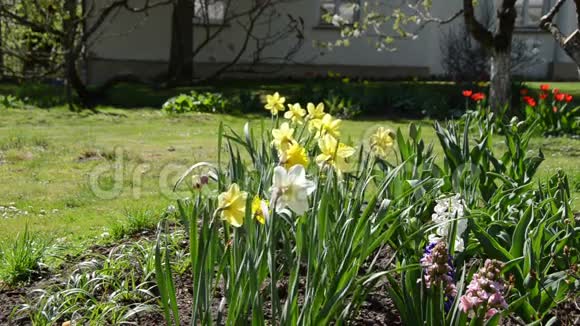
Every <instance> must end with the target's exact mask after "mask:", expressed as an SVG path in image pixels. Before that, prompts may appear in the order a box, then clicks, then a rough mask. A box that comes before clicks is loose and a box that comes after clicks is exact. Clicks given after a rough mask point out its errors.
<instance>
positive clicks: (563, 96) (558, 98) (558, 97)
mask: <svg viewBox="0 0 580 326" xmlns="http://www.w3.org/2000/svg"><path fill="white" fill-rule="evenodd" d="M554 98H555V99H556V101H558V102H562V101H563V100H565V99H566V94H564V93H558V94H556V95H554Z"/></svg>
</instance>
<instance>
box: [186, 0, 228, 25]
mask: <svg viewBox="0 0 580 326" xmlns="http://www.w3.org/2000/svg"><path fill="white" fill-rule="evenodd" d="M224 16H225V5H224V2H223V1H221V0H195V2H194V5H193V22H194V23H195V24H204V25H205V24H212V25H213V24H215V25H219V24H223V22H224Z"/></svg>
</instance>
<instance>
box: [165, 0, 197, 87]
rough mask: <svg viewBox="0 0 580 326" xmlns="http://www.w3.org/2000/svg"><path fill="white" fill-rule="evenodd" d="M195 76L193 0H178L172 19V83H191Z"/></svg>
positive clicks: (170, 66) (170, 72) (170, 69)
mask: <svg viewBox="0 0 580 326" xmlns="http://www.w3.org/2000/svg"><path fill="white" fill-rule="evenodd" d="M192 77H193V1H192V0H177V3H176V4H174V5H173V16H172V19H171V49H170V54H169V67H168V79H169V81H170V84H179V83H189V82H190V81H191V79H192Z"/></svg>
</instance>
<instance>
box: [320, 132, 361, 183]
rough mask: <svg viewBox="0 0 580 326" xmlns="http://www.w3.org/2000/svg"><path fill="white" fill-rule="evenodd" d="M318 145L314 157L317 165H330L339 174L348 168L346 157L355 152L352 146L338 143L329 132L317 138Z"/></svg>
mask: <svg viewBox="0 0 580 326" xmlns="http://www.w3.org/2000/svg"><path fill="white" fill-rule="evenodd" d="M318 147H319V148H320V154H319V155H318V156H317V157H316V163H317V164H318V165H319V166H322V165H325V164H328V165H331V166H332V167H334V169H335V170H336V171H337V172H338V173H339V174H340V173H341V172H345V171H347V170H348V168H349V165H348V163H347V161H346V159H347V158H349V157H351V156H352V155H354V153H355V152H356V150H355V149H354V148H352V147H350V146H348V145H346V144H343V143H339V142H338V141H337V140H336V138H334V137H332V136H331V135H329V134H326V135H324V136H322V137H321V138H320V139H318Z"/></svg>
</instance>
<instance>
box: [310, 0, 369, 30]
mask: <svg viewBox="0 0 580 326" xmlns="http://www.w3.org/2000/svg"><path fill="white" fill-rule="evenodd" d="M359 2H360V1H358V0H320V23H321V24H322V25H330V24H333V23H334V24H335V25H336V24H337V23H339V22H336V19H335V18H334V17H336V18H338V19H339V20H340V23H341V24H353V23H354V22H355V21H357V20H358V19H359Z"/></svg>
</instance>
